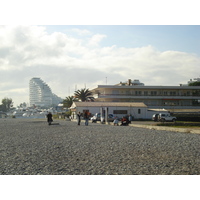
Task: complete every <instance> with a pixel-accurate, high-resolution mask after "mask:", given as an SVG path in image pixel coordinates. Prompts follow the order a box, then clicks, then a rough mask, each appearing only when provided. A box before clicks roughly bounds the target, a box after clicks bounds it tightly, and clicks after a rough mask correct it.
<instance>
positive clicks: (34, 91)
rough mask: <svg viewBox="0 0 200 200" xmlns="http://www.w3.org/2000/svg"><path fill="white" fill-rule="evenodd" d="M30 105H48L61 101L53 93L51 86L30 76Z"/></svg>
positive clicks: (54, 104)
mask: <svg viewBox="0 0 200 200" xmlns="http://www.w3.org/2000/svg"><path fill="white" fill-rule="evenodd" d="M29 99H30V105H31V106H33V105H35V106H41V107H49V106H56V105H58V104H59V103H60V102H62V101H63V100H62V98H60V97H58V96H57V95H55V94H53V93H52V91H51V88H50V87H49V86H48V85H47V84H46V83H45V82H44V81H43V80H41V79H40V78H32V79H31V80H30V82H29Z"/></svg>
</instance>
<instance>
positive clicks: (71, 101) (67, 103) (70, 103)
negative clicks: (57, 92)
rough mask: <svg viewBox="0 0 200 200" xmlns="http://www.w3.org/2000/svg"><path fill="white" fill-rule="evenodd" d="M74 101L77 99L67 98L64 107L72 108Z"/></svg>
mask: <svg viewBox="0 0 200 200" xmlns="http://www.w3.org/2000/svg"><path fill="white" fill-rule="evenodd" d="M73 101H76V99H75V98H74V96H68V97H66V99H64V100H63V107H65V108H70V107H71V105H72V103H73Z"/></svg>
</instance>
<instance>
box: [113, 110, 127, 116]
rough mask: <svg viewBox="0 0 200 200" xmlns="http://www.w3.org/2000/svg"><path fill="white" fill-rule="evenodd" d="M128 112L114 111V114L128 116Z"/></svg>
mask: <svg viewBox="0 0 200 200" xmlns="http://www.w3.org/2000/svg"><path fill="white" fill-rule="evenodd" d="M127 113H128V111H127V110H113V114H115V115H118V114H123V115H127Z"/></svg>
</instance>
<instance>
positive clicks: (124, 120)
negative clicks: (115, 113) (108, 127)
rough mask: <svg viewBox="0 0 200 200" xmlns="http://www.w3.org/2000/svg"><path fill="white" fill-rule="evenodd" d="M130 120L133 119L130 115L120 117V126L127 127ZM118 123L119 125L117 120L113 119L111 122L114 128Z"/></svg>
mask: <svg viewBox="0 0 200 200" xmlns="http://www.w3.org/2000/svg"><path fill="white" fill-rule="evenodd" d="M132 119H133V118H132V115H129V116H124V117H122V119H121V124H120V126H128V125H129V124H130V123H131V121H132ZM118 123H119V119H118V118H117V117H115V119H114V121H113V124H114V126H115V125H117V126H118V125H119V124H118Z"/></svg>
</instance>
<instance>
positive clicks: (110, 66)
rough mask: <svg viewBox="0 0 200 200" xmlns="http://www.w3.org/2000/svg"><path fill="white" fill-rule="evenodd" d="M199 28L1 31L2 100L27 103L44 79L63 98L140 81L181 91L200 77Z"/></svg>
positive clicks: (11, 27)
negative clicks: (34, 81)
mask: <svg viewBox="0 0 200 200" xmlns="http://www.w3.org/2000/svg"><path fill="white" fill-rule="evenodd" d="M199 36H200V26H192V25H188V26H174V25H172V26H163V25H158V26H154V25H151V26H148V25H147V26H145V25H143V26H139V25H105V26H104V25H87V26H86V25H80V26H78V25H74V26H73V25H61V26H59V25H55V26H53V25H48V26H42V25H38V26H30V25H16V26H15V25H7V26H0V80H1V82H0V99H2V98H4V97H8V98H12V99H13V101H14V103H15V105H19V104H20V103H22V102H29V80H30V79H31V78H33V77H40V78H41V79H42V80H43V81H45V82H46V83H47V84H48V85H49V86H50V88H51V89H52V92H53V93H55V94H57V95H58V96H60V97H62V98H65V97H67V96H69V95H71V94H73V92H74V90H75V89H82V88H84V87H85V86H86V88H89V89H93V88H95V87H97V85H103V84H106V82H107V84H108V85H109V84H117V83H119V82H120V81H126V80H127V79H139V80H140V81H141V82H143V83H144V84H145V85H179V84H180V83H187V81H188V80H189V79H191V78H196V77H199V76H200V72H199V66H200V37H199Z"/></svg>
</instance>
